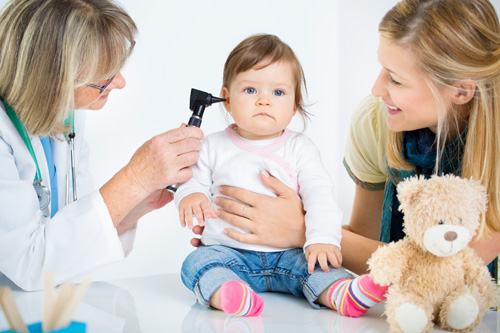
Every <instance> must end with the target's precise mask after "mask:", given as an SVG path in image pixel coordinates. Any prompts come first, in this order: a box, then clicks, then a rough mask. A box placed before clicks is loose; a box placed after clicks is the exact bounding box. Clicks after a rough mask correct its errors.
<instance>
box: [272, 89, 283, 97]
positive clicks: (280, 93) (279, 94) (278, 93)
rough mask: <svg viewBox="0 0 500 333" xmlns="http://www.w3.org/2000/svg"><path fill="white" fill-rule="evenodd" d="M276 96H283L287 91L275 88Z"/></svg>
mask: <svg viewBox="0 0 500 333" xmlns="http://www.w3.org/2000/svg"><path fill="white" fill-rule="evenodd" d="M273 94H274V96H283V95H284V94H285V92H284V91H283V90H275V91H273Z"/></svg>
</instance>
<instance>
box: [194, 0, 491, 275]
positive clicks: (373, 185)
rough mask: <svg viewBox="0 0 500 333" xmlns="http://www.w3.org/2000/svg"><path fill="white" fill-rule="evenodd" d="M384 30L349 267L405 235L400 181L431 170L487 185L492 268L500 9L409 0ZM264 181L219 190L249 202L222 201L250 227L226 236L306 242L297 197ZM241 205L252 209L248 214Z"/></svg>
mask: <svg viewBox="0 0 500 333" xmlns="http://www.w3.org/2000/svg"><path fill="white" fill-rule="evenodd" d="M379 32H380V44H379V50H378V56H379V61H380V63H381V65H382V67H383V68H382V70H381V72H380V75H379V77H378V79H377V81H376V82H375V85H374V86H373V89H372V94H373V96H372V97H369V98H367V99H366V100H365V101H363V103H361V105H360V107H359V108H358V110H357V111H356V113H355V115H354V117H353V121H352V125H351V133H350V136H349V139H348V144H347V149H346V155H345V165H346V168H347V170H348V172H349V174H350V175H351V177H352V178H353V180H355V182H356V184H357V186H356V192H355V198H354V205H353V212H352V216H351V221H350V223H349V225H348V226H346V227H345V229H344V230H343V233H342V243H341V246H342V254H343V266H345V267H346V268H348V269H350V270H352V271H354V272H356V273H360V274H361V273H364V272H366V269H367V266H366V261H367V260H368V258H369V257H370V256H371V254H372V253H373V252H374V251H375V250H376V249H377V247H378V246H380V245H382V244H383V242H380V241H379V240H378V239H379V238H380V240H382V241H384V242H388V241H397V240H398V239H401V238H402V237H404V233H403V231H402V222H403V219H402V215H401V214H400V213H399V212H398V209H397V208H398V207H399V202H397V198H396V194H397V192H396V190H395V187H396V185H397V183H398V182H399V181H401V180H402V179H405V178H407V177H410V176H412V175H415V174H423V175H425V176H426V177H429V176H430V175H431V174H433V173H437V174H446V173H454V174H457V175H461V176H462V177H465V178H470V177H473V178H474V179H478V180H480V181H481V182H482V184H483V185H484V186H485V187H486V188H487V191H488V193H489V207H488V211H487V213H486V214H484V216H482V222H481V228H480V230H479V233H478V236H477V237H476V238H475V239H474V240H473V241H472V242H471V244H470V246H471V247H473V248H474V249H475V250H476V252H477V254H478V255H479V256H480V257H481V258H482V259H483V261H484V262H485V263H486V264H488V263H490V262H491V261H492V260H493V259H494V258H495V257H496V256H498V254H499V253H500V204H499V201H498V195H497V193H499V191H500V173H499V171H498V168H497V160H498V159H499V158H500V147H499V145H498V144H497V143H498V142H499V139H500V138H498V135H499V134H498V133H499V131H498V129H499V128H500V117H499V114H500V103H499V101H498V96H500V28H499V23H498V17H497V15H496V12H495V9H494V8H493V6H492V5H491V3H490V2H489V1H487V0H468V1H454V0H404V1H401V2H400V3H398V4H397V5H396V6H394V7H393V8H392V9H391V10H390V11H389V12H388V13H387V14H386V15H385V17H384V18H383V19H382V22H381V23H380V26H379ZM261 178H262V179H263V181H264V182H265V183H266V184H269V185H270V187H271V188H273V189H274V190H275V191H276V192H277V193H278V194H279V197H278V198H276V199H269V198H264V197H260V196H256V195H254V194H251V193H249V192H246V191H243V190H241V189H236V188H230V187H224V188H223V191H221V193H222V194H223V195H226V196H230V197H233V198H235V199H237V200H240V201H242V202H243V204H241V203H238V202H236V201H233V200H229V199H225V198H220V207H221V208H222V210H221V217H222V218H223V219H225V220H227V221H228V222H230V223H231V224H233V225H235V226H237V227H241V228H245V229H248V230H250V231H251V232H252V233H251V234H241V233H237V232H235V231H233V230H227V232H228V234H229V235H230V236H231V237H232V238H234V239H236V240H238V241H241V242H247V243H257V244H266V245H274V246H302V244H303V241H304V238H303V237H304V230H303V228H304V226H303V219H302V214H301V212H300V208H301V207H300V205H299V204H298V200H296V198H295V196H294V195H293V193H292V191H290V189H287V188H286V187H284V186H283V184H279V183H277V181H276V180H275V179H271V178H267V179H266V178H265V177H261ZM244 203H247V204H249V205H250V208H248V209H247V210H246V214H245V217H242V216H239V215H238V212H241V211H242V209H243V206H244ZM292 208H293V209H292ZM230 212H234V213H236V214H232V213H230ZM240 215H241V214H240ZM380 216H382V220H381V218H380ZM193 243H194V244H197V241H196V240H194V241H193Z"/></svg>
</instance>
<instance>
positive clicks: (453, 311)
mask: <svg viewBox="0 0 500 333" xmlns="http://www.w3.org/2000/svg"><path fill="white" fill-rule="evenodd" d="M478 314H479V305H478V304H477V301H476V299H475V298H474V297H473V296H472V295H471V294H464V295H460V296H459V297H457V299H456V300H455V301H453V303H451V304H450V307H449V309H448V316H447V318H446V322H447V324H448V325H449V326H450V327H451V328H453V329H456V330H463V329H465V328H467V327H468V326H469V325H471V324H472V323H473V322H474V321H475V320H476V318H477V316H478Z"/></svg>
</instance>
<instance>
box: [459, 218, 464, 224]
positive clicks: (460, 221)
mask: <svg viewBox="0 0 500 333" xmlns="http://www.w3.org/2000/svg"><path fill="white" fill-rule="evenodd" d="M458 224H460V225H462V224H463V221H462V218H461V217H459V218H458Z"/></svg>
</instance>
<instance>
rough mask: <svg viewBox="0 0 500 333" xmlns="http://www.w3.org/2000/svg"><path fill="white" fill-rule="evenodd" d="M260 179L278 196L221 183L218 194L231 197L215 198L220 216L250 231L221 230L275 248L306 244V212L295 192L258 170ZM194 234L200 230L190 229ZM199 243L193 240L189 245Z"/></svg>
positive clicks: (240, 240) (232, 236)
mask: <svg viewBox="0 0 500 333" xmlns="http://www.w3.org/2000/svg"><path fill="white" fill-rule="evenodd" d="M260 178H261V179H262V181H263V182H264V184H265V185H266V186H267V187H269V188H271V189H272V190H274V192H275V193H276V195H277V197H276V198H270V197H267V196H264V195H259V194H255V193H253V192H250V191H247V190H244V189H241V188H237V187H232V186H221V189H219V190H220V193H222V194H224V195H225V196H228V197H231V198H234V199H236V200H239V201H241V202H245V203H246V204H247V205H248V208H246V209H245V204H242V203H240V202H238V201H236V200H231V199H229V198H225V197H218V198H216V201H215V203H216V204H217V205H218V206H219V207H221V208H222V209H219V210H218V214H220V217H221V218H222V219H223V220H224V221H226V222H228V223H230V224H232V225H233V226H235V227H238V228H242V229H246V230H248V231H250V233H249V234H244V233H241V232H238V231H236V230H233V229H231V228H227V229H225V230H224V232H225V233H226V234H227V235H228V236H229V237H231V238H233V239H234V240H237V241H239V242H242V243H247V244H259V245H267V246H274V247H282V248H287V247H302V246H304V243H305V223H304V215H305V212H304V210H303V208H302V203H301V201H300V200H299V198H298V197H297V193H296V192H295V191H294V190H293V189H292V188H290V187H288V186H286V185H285V184H283V183H282V182H281V181H279V180H277V179H276V178H274V177H272V176H270V175H269V174H268V173H267V172H266V171H261V173H260ZM193 231H194V232H195V233H196V232H197V231H199V229H197V230H193ZM193 242H194V243H195V244H197V243H198V241H196V240H192V241H191V244H193Z"/></svg>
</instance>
